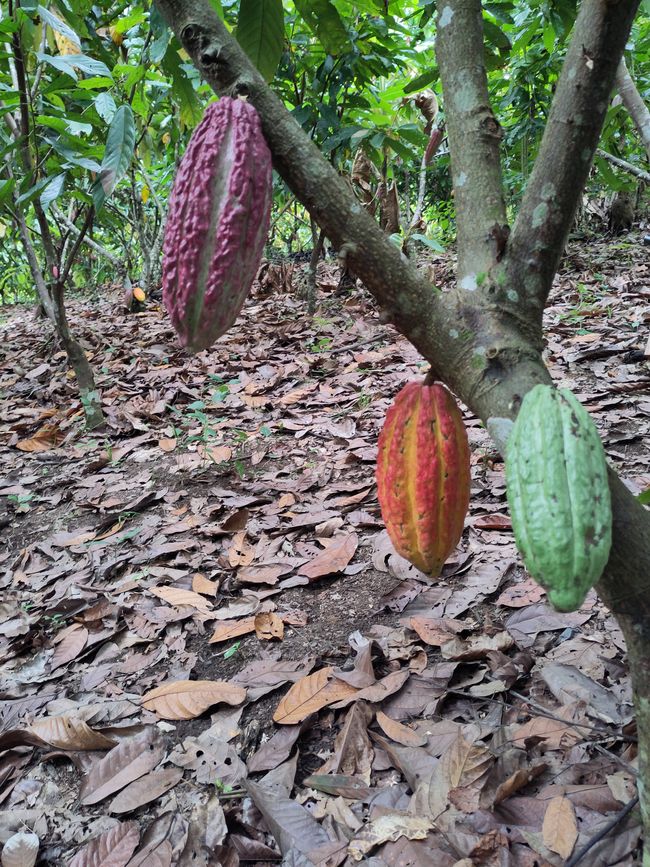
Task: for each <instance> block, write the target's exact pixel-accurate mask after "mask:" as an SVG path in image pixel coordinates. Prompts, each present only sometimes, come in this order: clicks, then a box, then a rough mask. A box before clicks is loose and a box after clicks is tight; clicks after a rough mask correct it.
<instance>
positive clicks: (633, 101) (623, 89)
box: [616, 57, 650, 160]
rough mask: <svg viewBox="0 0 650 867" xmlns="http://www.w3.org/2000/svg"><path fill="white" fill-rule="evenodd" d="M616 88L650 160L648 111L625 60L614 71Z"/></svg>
mask: <svg viewBox="0 0 650 867" xmlns="http://www.w3.org/2000/svg"><path fill="white" fill-rule="evenodd" d="M616 87H617V88H618V92H619V93H620V95H621V99H622V100H623V105H624V106H625V108H626V109H627V110H628V111H629V113H630V117H631V118H632V120H633V121H634V125H635V127H636V128H637V132H638V133H639V135H640V137H641V142H642V144H643V147H644V148H645V152H646V154H647V155H648V159H649V160H650V111H648V107H647V105H646V104H645V102H644V101H643V97H642V96H641V94H640V93H639V91H638V90H637V88H636V84H635V83H634V80H633V78H632V76H631V75H630V73H629V72H628V69H627V66H626V64H625V58H624V57H621V60H620V63H619V64H618V69H617V70H616Z"/></svg>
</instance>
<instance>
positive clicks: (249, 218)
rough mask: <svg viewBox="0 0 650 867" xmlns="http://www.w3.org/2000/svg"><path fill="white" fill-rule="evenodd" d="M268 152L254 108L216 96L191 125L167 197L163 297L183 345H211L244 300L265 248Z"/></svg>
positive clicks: (269, 192) (269, 171)
mask: <svg viewBox="0 0 650 867" xmlns="http://www.w3.org/2000/svg"><path fill="white" fill-rule="evenodd" d="M272 196H273V186H272V166H271V153H270V151H269V148H268V145H267V144H266V141H265V139H264V135H263V133H262V126H261V124H260V119H259V117H258V114H257V112H256V111H255V109H254V108H253V106H252V105H250V103H248V102H245V101H243V100H241V99H231V98H230V97H222V98H221V99H220V100H219V101H218V102H213V103H211V104H210V105H209V106H208V107H207V109H206V110H205V114H204V116H203V119H202V120H201V122H200V123H199V125H198V126H197V127H196V129H195V130H194V132H193V134H192V137H191V139H190V141H189V144H188V146H187V149H186V151H185V153H184V155H183V158H182V160H181V162H180V165H179V167H178V172H177V174H176V178H175V180H174V186H173V189H172V193H171V197H170V200H169V213H168V216H167V225H166V227H165V242H164V247H163V302H164V304H165V307H166V308H167V312H168V313H169V316H170V318H171V321H172V324H173V326H174V329H175V330H176V333H177V334H178V337H179V340H180V342H181V344H182V345H183V346H185V347H186V348H187V349H189V350H190V351H191V352H199V351H200V350H202V349H207V348H208V347H209V346H211V345H212V344H213V343H214V342H215V340H217V339H218V338H219V337H221V335H222V334H225V333H226V331H227V330H228V329H229V328H230V327H231V325H232V324H233V322H234V321H235V319H236V318H237V315H238V314H239V311H240V310H241V308H242V307H243V305H244V301H245V300H246V296H247V295H248V292H249V290H250V288H251V285H252V283H253V280H254V279H255V274H256V273H257V269H258V267H259V264H260V260H261V258H262V253H263V252H264V244H265V242H266V236H267V234H268V230H269V219H270V215H271V201H272Z"/></svg>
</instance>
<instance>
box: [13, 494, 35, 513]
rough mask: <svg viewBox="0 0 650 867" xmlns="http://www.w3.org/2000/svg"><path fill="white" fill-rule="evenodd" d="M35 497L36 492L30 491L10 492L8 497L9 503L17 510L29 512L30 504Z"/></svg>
mask: <svg viewBox="0 0 650 867" xmlns="http://www.w3.org/2000/svg"><path fill="white" fill-rule="evenodd" d="M33 499H34V493H33V492H32V491H28V492H27V493H26V494H9V496H8V497H7V501H8V503H9V504H10V505H11V506H12V507H13V509H14V511H15V512H18V513H21V514H22V513H25V512H29V504H30V503H31V501H32V500H33Z"/></svg>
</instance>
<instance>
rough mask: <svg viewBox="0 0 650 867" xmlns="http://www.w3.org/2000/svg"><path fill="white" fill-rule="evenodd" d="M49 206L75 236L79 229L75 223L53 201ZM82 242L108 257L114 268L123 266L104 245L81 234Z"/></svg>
mask: <svg viewBox="0 0 650 867" xmlns="http://www.w3.org/2000/svg"><path fill="white" fill-rule="evenodd" d="M50 208H51V210H52V213H53V214H54V216H55V217H56V219H57V220H58V221H59V222H60V223H62V224H63V225H64V226H65V227H66V228H67V229H68V230H69V231H70V232H72V234H73V235H74V236H75V237H77V236H78V235H79V233H80V231H81V230H80V229H79V227H78V226H75V224H74V223H73V222H72V220H71V219H69V217H68V216H67V215H66V214H64V213H63V211H62V210H61V209H60V208H59V207H58V205H57V204H56V202H53V203H52V204H51V205H50ZM83 243H84V244H85V245H86V246H87V247H90V248H91V250H94V251H95V252H96V253H98V254H99V255H100V256H103V257H104V258H105V259H108V261H109V262H110V263H111V265H113V267H114V268H117V269H121V268H122V267H123V266H122V260H121V259H120V258H119V257H118V256H115V255H114V254H113V253H111V251H110V250H107V249H106V247H102V245H101V244H98V243H97V241H94V240H93V239H92V238H89V237H88V235H84V236H83Z"/></svg>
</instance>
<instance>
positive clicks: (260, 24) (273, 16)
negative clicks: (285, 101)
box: [235, 0, 284, 81]
mask: <svg viewBox="0 0 650 867" xmlns="http://www.w3.org/2000/svg"><path fill="white" fill-rule="evenodd" d="M235 36H236V37H237V41H238V42H239V44H240V45H241V47H242V48H243V49H244V51H245V52H246V54H247V55H248V56H249V57H250V59H251V60H252V61H253V63H254V64H255V66H256V67H257V69H258V70H259V72H260V74H261V75H263V76H264V78H265V79H266V80H267V81H271V80H272V79H273V76H274V75H275V71H276V69H277V68H278V63H279V62H280V57H281V56H282V49H283V47H284V11H283V9H282V0H241V3H240V6H239V18H238V19H237V31H236V33H235Z"/></svg>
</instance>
